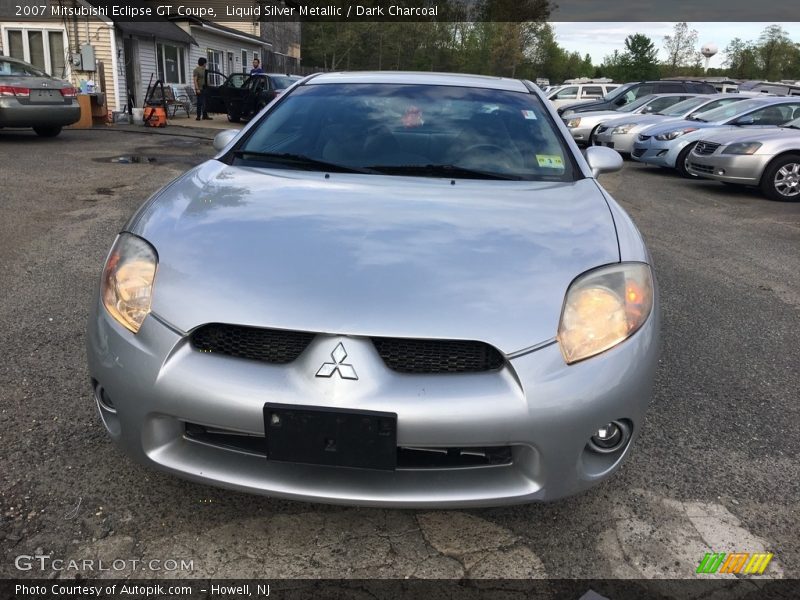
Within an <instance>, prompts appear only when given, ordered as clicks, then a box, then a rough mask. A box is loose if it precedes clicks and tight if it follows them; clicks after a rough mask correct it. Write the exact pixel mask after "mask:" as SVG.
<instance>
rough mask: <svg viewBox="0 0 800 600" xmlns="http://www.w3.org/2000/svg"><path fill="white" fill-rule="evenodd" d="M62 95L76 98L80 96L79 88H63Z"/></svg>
mask: <svg viewBox="0 0 800 600" xmlns="http://www.w3.org/2000/svg"><path fill="white" fill-rule="evenodd" d="M61 95H62V96H64V98H76V97H77V96H78V90H76V89H75V88H73V87H68V88H61Z"/></svg>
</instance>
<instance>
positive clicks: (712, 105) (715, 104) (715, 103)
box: [697, 98, 739, 114]
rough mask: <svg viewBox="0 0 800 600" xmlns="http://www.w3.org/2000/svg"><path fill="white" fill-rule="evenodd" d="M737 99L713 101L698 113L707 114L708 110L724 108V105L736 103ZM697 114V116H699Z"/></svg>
mask: <svg viewBox="0 0 800 600" xmlns="http://www.w3.org/2000/svg"><path fill="white" fill-rule="evenodd" d="M738 101H739V98H723V99H722V100H714V101H713V102H709V103H708V104H706V105H705V106H703V108H702V109H701V110H700V112H708V111H709V110H714V109H715V108H719V107H720V106H725V105H726V104H730V103H731V102H738ZM700 112H698V113H697V114H700Z"/></svg>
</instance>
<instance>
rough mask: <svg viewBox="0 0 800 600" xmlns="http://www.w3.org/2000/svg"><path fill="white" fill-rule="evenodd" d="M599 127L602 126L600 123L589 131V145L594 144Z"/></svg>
mask: <svg viewBox="0 0 800 600" xmlns="http://www.w3.org/2000/svg"><path fill="white" fill-rule="evenodd" d="M598 127H600V125H595V126H594V127H593V128H592V131H591V132H590V133H589V146H594V134H595V133H597V128H598Z"/></svg>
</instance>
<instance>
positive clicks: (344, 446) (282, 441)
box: [264, 402, 397, 471]
mask: <svg viewBox="0 0 800 600" xmlns="http://www.w3.org/2000/svg"><path fill="white" fill-rule="evenodd" d="M264 432H265V435H266V445H267V448H266V451H267V460H270V461H277V462H293V463H305V464H312V465H324V466H336V467H349V468H355V469H380V470H388V471H390V470H394V469H395V468H396V467H397V414H396V413H389V412H379V411H371V410H354V409H340V408H331V407H327V406H303V405H295V404H279V403H273V402H267V403H266V404H264Z"/></svg>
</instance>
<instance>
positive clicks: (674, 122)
mask: <svg viewBox="0 0 800 600" xmlns="http://www.w3.org/2000/svg"><path fill="white" fill-rule="evenodd" d="M719 126H720V124H719V123H706V122H704V121H690V120H688V119H670V120H669V121H659V122H657V123H654V124H653V125H650V126H648V127H647V129H645V130H644V132H643V133H646V134H647V135H658V134H660V133H667V132H669V131H673V130H675V129H682V128H684V127H694V128H695V129H706V128H708V127H719Z"/></svg>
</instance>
